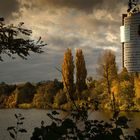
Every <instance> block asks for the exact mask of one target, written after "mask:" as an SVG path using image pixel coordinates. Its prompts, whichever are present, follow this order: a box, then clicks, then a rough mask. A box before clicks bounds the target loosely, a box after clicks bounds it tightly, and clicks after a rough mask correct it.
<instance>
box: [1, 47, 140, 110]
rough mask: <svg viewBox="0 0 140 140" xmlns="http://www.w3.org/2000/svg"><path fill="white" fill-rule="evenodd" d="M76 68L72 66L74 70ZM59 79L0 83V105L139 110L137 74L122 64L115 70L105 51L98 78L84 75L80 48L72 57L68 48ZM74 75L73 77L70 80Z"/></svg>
mask: <svg viewBox="0 0 140 140" xmlns="http://www.w3.org/2000/svg"><path fill="white" fill-rule="evenodd" d="M75 69H76V70H75ZM60 72H61V73H62V82H60V81H58V80H57V79H55V80H54V81H46V82H45V81H43V82H39V83H35V84H34V83H29V82H27V83H24V84H16V85H10V84H6V83H1V84H0V107H1V108H43V109H44V108H45V109H51V108H55V109H66V110H67V109H74V108H75V106H74V104H73V103H72V101H74V102H75V104H76V105H77V106H82V104H83V103H84V104H85V103H86V104H88V106H89V107H90V108H92V109H109V110H111V109H113V104H112V101H113V103H115V107H117V109H119V110H131V111H140V75H139V73H129V72H128V71H127V69H126V68H123V69H122V70H121V71H119V72H118V68H117V65H116V60H115V55H114V53H113V52H112V51H105V52H104V53H103V54H102V55H101V56H100V58H99V62H98V67H97V74H98V77H99V78H98V79H96V80H95V79H94V78H93V77H87V70H86V63H85V60H84V55H83V52H82V50H81V49H78V50H77V51H76V56H75V61H73V56H72V52H71V50H70V49H68V50H67V51H66V52H65V54H64V61H63V64H62V71H61V70H60ZM74 76H75V81H74Z"/></svg>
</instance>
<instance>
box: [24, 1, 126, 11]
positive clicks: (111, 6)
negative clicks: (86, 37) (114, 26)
mask: <svg viewBox="0 0 140 140" xmlns="http://www.w3.org/2000/svg"><path fill="white" fill-rule="evenodd" d="M23 1H24V0H23ZM25 1H27V0H25ZM29 3H30V4H29ZM126 3H127V0H123V1H122V0H34V1H33V0H32V1H30V2H28V1H27V3H26V4H25V5H26V7H30V6H33V7H35V6H37V7H38V6H42V7H44V6H52V7H57V8H63V7H65V8H74V9H77V10H82V11H85V12H88V13H91V12H92V11H93V10H96V9H107V10H109V11H114V10H116V9H119V8H120V6H121V5H124V4H126ZM27 5H30V6H27ZM40 8H41V7H40Z"/></svg>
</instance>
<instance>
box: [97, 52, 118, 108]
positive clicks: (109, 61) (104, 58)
mask: <svg viewBox="0 0 140 140" xmlns="http://www.w3.org/2000/svg"><path fill="white" fill-rule="evenodd" d="M98 72H99V74H100V75H101V76H102V78H103V80H104V81H105V85H106V89H107V93H108V95H109V96H110V97H111V98H112V103H111V104H112V109H113V110H114V109H115V105H114V102H113V100H114V93H112V92H111V87H112V82H113V80H116V79H117V77H118V75H117V65H116V57H115V54H114V53H113V52H112V51H111V50H107V51H105V52H104V53H103V54H102V55H101V57H100V59H99V68H98Z"/></svg>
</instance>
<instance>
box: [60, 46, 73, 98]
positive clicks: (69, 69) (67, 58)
mask: <svg viewBox="0 0 140 140" xmlns="http://www.w3.org/2000/svg"><path fill="white" fill-rule="evenodd" d="M62 80H63V85H64V90H65V91H67V92H68V94H70V95H69V96H70V98H72V93H73V91H74V63H73V56H72V52H71V49H69V48H68V49H67V50H66V52H65V54H64V60H63V64H62Z"/></svg>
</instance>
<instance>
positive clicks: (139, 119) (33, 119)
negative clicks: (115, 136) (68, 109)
mask: <svg viewBox="0 0 140 140" xmlns="http://www.w3.org/2000/svg"><path fill="white" fill-rule="evenodd" d="M49 112H51V111H49V110H38V109H29V110H24V109H0V140H11V137H10V136H9V133H8V132H7V130H6V129H7V127H9V126H15V124H16V119H15V116H14V114H17V113H21V114H22V115H23V116H24V117H25V121H24V125H23V126H24V128H25V129H26V130H27V131H28V133H25V134H21V135H19V136H18V140H30V137H31V136H32V132H33V130H34V128H35V127H40V124H41V121H42V120H44V121H45V124H50V123H51V122H52V121H51V119H50V118H49V117H48V116H47V115H46V114H47V113H49ZM111 115H112V114H111V113H110V112H99V111H98V112H93V111H90V112H89V118H90V119H93V120H94V119H98V120H102V119H103V120H105V121H108V120H109V119H110V118H111ZM126 115H127V117H128V118H130V119H132V120H133V121H131V122H129V126H130V127H131V130H127V131H126V133H129V134H130V133H132V129H135V128H140V112H131V113H127V114H126ZM65 117H67V114H66V113H64V112H62V113H60V118H65Z"/></svg>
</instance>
